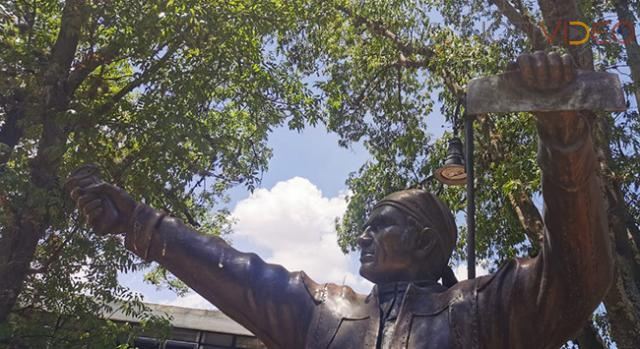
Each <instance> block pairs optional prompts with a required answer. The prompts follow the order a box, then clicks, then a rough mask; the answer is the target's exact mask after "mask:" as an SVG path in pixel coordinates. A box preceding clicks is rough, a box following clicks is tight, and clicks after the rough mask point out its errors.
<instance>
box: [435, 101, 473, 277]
mask: <svg viewBox="0 0 640 349" xmlns="http://www.w3.org/2000/svg"><path fill="white" fill-rule="evenodd" d="M462 103H463V99H460V101H459V102H458V105H457V106H456V111H455V114H454V115H453V138H452V139H451V140H449V148H448V149H447V158H446V159H445V162H444V165H443V166H442V167H440V168H438V169H437V170H435V173H434V176H435V178H436V179H437V180H438V181H439V182H440V183H442V184H446V185H465V184H466V185H467V193H466V194H467V195H466V198H467V200H466V201H467V275H468V278H469V279H473V278H475V277H476V205H475V187H474V183H473V180H474V168H473V117H471V116H466V117H465V120H464V131H465V143H466V144H465V145H466V161H465V158H464V155H465V153H463V151H462V141H461V140H460V138H458V113H459V111H460V105H461V104H462Z"/></svg>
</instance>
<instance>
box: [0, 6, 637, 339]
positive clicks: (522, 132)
mask: <svg viewBox="0 0 640 349" xmlns="http://www.w3.org/2000/svg"><path fill="white" fill-rule="evenodd" d="M1 6H2V7H0V32H1V33H2V36H0V45H2V50H0V69H2V70H0V74H2V75H1V76H0V117H1V119H0V120H1V124H0V142H1V143H2V144H0V172H1V178H0V181H2V182H1V183H0V188H2V189H0V222H2V224H0V234H1V235H0V258H1V259H0V322H1V323H3V325H2V326H3V327H4V328H5V329H8V330H11V329H16V328H24V329H25V330H21V332H20V333H23V334H28V333H35V332H34V331H33V330H29V328H31V329H33V326H32V327H29V326H27V325H28V324H29V323H28V321H26V320H24V318H25V316H26V315H25V314H26V313H25V312H21V310H22V308H25V307H39V308H44V309H46V310H49V311H53V312H54V313H57V314H62V315H63V316H68V315H69V314H71V313H74V312H76V311H84V312H85V313H86V312H91V311H92V310H95V309H99V308H101V307H103V306H104V304H105V303H106V302H107V301H110V300H112V299H115V298H125V299H126V298H127V295H128V293H127V292H128V291H127V290H123V289H121V288H119V286H117V283H115V274H116V271H117V270H127V269H133V268H139V267H140V265H139V263H138V262H136V261H134V260H132V259H130V256H129V255H128V254H126V253H125V252H124V251H123V250H122V248H121V247H119V246H120V245H119V243H117V241H114V240H113V239H111V238H106V237H97V236H94V235H93V234H90V233H89V232H87V231H85V230H84V229H83V228H82V227H80V226H79V222H78V221H77V217H73V216H70V212H71V210H70V206H71V205H70V203H68V202H66V201H65V198H66V195H65V194H64V193H63V190H62V188H61V183H60V181H61V179H63V178H65V177H66V175H67V174H68V173H69V171H70V170H71V169H72V168H74V167H75V166H77V165H79V164H81V163H84V162H86V161H93V162H95V161H99V162H100V165H101V167H102V168H103V171H104V175H105V177H106V178H107V179H109V180H111V181H113V182H115V183H116V184H118V185H120V186H122V187H124V188H125V189H127V190H128V191H130V192H131V193H133V194H134V196H136V198H137V199H140V198H142V197H145V198H146V199H147V202H148V203H150V204H151V205H153V206H155V207H160V208H164V209H165V210H167V211H169V212H170V213H171V214H174V215H176V216H179V217H180V218H182V219H183V220H185V221H187V222H189V223H190V224H192V225H194V226H199V227H198V228H199V230H201V231H203V232H206V233H222V232H225V231H227V230H228V224H227V223H228V221H227V216H226V215H225V212H224V211H217V214H216V215H215V216H214V217H210V218H208V219H207V215H206V213H207V211H208V210H209V209H211V208H215V209H216V210H219V209H220V208H221V206H222V204H223V203H224V191H225V189H227V188H229V187H230V186H232V185H238V184H241V185H245V186H247V187H249V188H252V187H254V186H255V185H256V184H257V183H258V181H259V175H260V172H261V171H262V170H263V169H264V168H266V166H267V160H268V157H269V150H268V149H267V148H266V145H265V140H266V138H267V136H268V132H269V130H270V128H272V127H274V126H277V125H281V124H283V123H285V122H288V124H289V127H291V128H292V129H300V128H302V127H303V126H304V125H305V123H314V122H320V121H321V122H323V123H324V124H325V125H326V127H327V128H328V129H329V130H331V131H333V132H336V133H337V134H339V135H340V137H341V144H342V145H344V146H346V145H348V144H349V143H351V142H355V141H363V142H364V144H365V145H366V147H367V149H368V150H369V151H370V152H371V155H372V161H370V162H369V163H367V164H365V165H364V166H363V167H362V168H361V169H360V170H359V171H358V172H357V173H354V174H352V176H350V178H349V179H348V181H347V184H348V185H349V187H350V189H351V190H352V192H353V195H351V197H350V200H349V208H348V212H347V213H346V215H345V216H344V218H343V220H342V221H340V222H339V223H338V228H339V233H340V243H341V244H342V246H343V248H344V249H345V250H348V249H350V248H352V247H353V241H354V237H355V236H356V234H357V233H358V232H359V230H360V227H361V226H362V223H363V219H364V217H365V216H366V213H367V212H368V210H369V209H370V208H371V205H372V203H373V202H374V201H375V200H376V199H379V198H380V196H381V195H382V194H383V193H386V192H390V191H393V190H397V189H404V188H406V187H410V186H420V185H422V186H426V187H427V188H430V189H432V190H435V191H439V192H441V194H442V196H443V197H444V198H445V200H447V201H448V202H449V204H450V206H451V207H452V208H453V209H454V210H455V211H456V212H462V211H463V207H464V202H463V199H464V197H463V193H462V192H461V191H460V190H459V189H452V188H441V187H439V186H438V185H437V184H436V183H435V182H433V181H432V180H430V174H431V173H432V172H433V169H434V168H435V167H437V166H438V165H439V164H440V163H441V160H442V158H443V156H444V153H445V145H446V141H447V138H448V137H449V136H450V135H449V134H446V135H445V137H444V138H442V139H435V140H434V139H432V137H430V136H429V135H428V134H427V133H426V125H427V123H429V122H431V120H430V118H428V117H425V116H427V115H428V114H429V113H431V112H434V110H433V109H434V108H437V107H440V112H442V113H444V114H445V115H446V116H447V117H448V118H449V121H452V115H453V114H454V111H455V110H456V107H457V106H458V104H459V101H460V99H461V97H462V93H463V91H464V86H465V84H466V83H467V81H468V80H469V79H470V78H472V77H475V76H479V75H488V74H495V73H499V72H501V71H503V70H504V68H505V67H506V65H507V63H508V62H509V61H510V60H512V59H514V58H515V57H516V56H517V55H518V54H519V53H520V52H522V51H525V50H534V49H552V48H553V49H558V50H565V51H567V52H570V53H571V54H572V55H573V57H574V59H575V61H576V62H577V63H578V64H579V66H580V67H581V68H583V69H598V70H613V69H619V68H622V69H623V70H624V69H626V66H628V67H629V71H630V73H631V74H630V77H629V78H626V79H625V82H626V83H627V86H626V87H627V90H628V92H629V94H630V96H631V95H633V94H636V92H637V91H638V89H637V86H638V79H640V68H639V67H640V54H639V53H638V52H639V51H638V44H637V40H636V39H635V35H631V34H632V33H630V29H629V26H625V27H622V26H618V27H615V21H614V23H611V24H609V25H607V24H605V25H603V26H602V27H601V28H600V29H603V31H605V32H607V33H609V32H610V30H611V29H614V33H616V30H617V31H618V32H617V33H618V37H621V36H623V37H625V38H627V40H625V41H624V42H621V43H619V42H613V41H612V40H609V42H608V43H607V44H601V45H582V46H572V45H569V44H568V40H562V39H564V38H563V37H562V35H560V36H554V35H553V33H554V29H555V28H558V25H563V23H564V22H565V21H566V20H574V19H581V20H583V21H585V22H587V23H596V22H598V21H599V20H601V19H606V18H612V17H613V18H614V19H617V18H620V19H624V20H625V21H627V23H634V25H632V26H631V27H633V26H635V16H637V15H638V6H637V4H636V3H635V2H629V1H617V0H612V1H611V2H594V1H577V0H569V1H563V2H559V1H549V0H539V1H537V2H535V1H522V0H492V1H480V0H468V1H460V0H446V1H431V0H420V1H406V0H371V1H359V2H356V1H348V0H329V1H287V2H284V1H277V0H273V1H267V0H260V1H243V0H239V1H229V2H222V3H219V2H214V1H204V2H203V1H188V0H182V1H168V2H161V1H151V2H148V1H109V2H106V1H98V0H94V1H88V0H87V1H81V0H67V1H64V2H61V1H36V2H27V1H18V0H14V1H12V2H10V3H9V4H8V5H1ZM542 20H544V23H545V26H542V27H541V26H540V25H539V22H540V21H542ZM560 32H562V31H560ZM570 34H571V35H572V38H574V37H573V36H579V35H580V32H577V31H571V32H570ZM601 35H602V36H604V35H605V34H601ZM547 37H550V38H553V39H554V40H555V41H554V40H551V42H549V40H548V39H547ZM592 42H593V41H592ZM636 95H637V94H636ZM432 96H437V97H436V100H434V99H432ZM631 100H632V99H631ZM632 106H633V108H632V109H630V111H629V112H627V113H622V114H617V115H601V116H599V117H598V119H597V123H596V125H597V127H596V129H595V130H594V135H595V139H597V142H598V150H599V153H600V155H601V168H602V173H603V178H604V186H603V193H606V199H607V202H608V204H609V208H610V209H609V221H610V228H611V235H612V238H614V239H615V245H616V251H615V256H616V264H617V271H618V274H617V275H618V277H617V281H616V283H615V284H614V286H613V287H612V289H611V291H610V293H609V295H608V296H607V298H606V299H605V301H604V308H605V310H604V311H602V312H599V313H597V314H596V315H595V316H594V322H593V323H592V324H590V326H586V327H585V330H584V331H583V333H582V334H580V336H579V337H578V338H577V342H578V344H579V345H580V347H581V348H597V347H598V345H599V346H600V347H603V344H602V341H603V340H604V341H605V342H606V343H608V342H610V341H611V340H613V341H615V342H616V343H617V346H618V348H637V347H640V343H638V341H640V339H639V338H640V321H638V318H639V317H640V308H638V304H640V292H639V291H638V287H640V276H639V275H640V273H639V272H638V270H639V268H640V266H639V265H638V260H640V258H638V257H639V253H638V248H637V246H638V243H640V232H639V229H638V226H639V222H640V209H639V207H640V205H638V195H637V194H638V187H639V185H640V183H639V182H638V181H639V180H638V179H637V176H634V174H635V173H637V172H638V169H639V168H640V165H639V164H640V162H639V161H638V153H639V152H638V151H639V147H640V144H639V143H638V142H639V141H638V139H640V137H638V132H639V131H640V126H639V124H638V118H637V109H636V106H637V100H636V103H633V104H632ZM476 127H477V134H478V137H477V139H476V149H477V154H478V157H479V159H478V161H477V164H476V166H477V169H476V171H477V174H478V176H477V181H478V182H477V185H478V188H480V191H479V193H478V198H477V199H478V206H479V207H478V209H479V212H478V226H479V230H480V231H479V232H478V233H479V236H478V252H479V255H480V257H482V258H483V259H485V260H487V261H490V263H491V267H492V268H494V269H495V268H496V267H497V265H499V263H500V262H501V261H503V260H505V259H507V258H511V257H513V256H515V255H517V254H525V253H529V254H535V253H536V249H537V245H538V243H539V240H540V236H541V234H540V229H541V227H542V220H541V215H540V213H539V209H538V207H537V205H536V199H535V198H536V197H537V195H538V192H539V173H538V170H537V166H536V163H535V150H536V144H535V143H536V137H535V131H534V129H533V123H532V118H531V116H529V115H527V114H518V115H510V116H508V117H497V116H488V117H486V118H482V119H479V120H477V121H476ZM197 186H202V187H206V190H204V191H200V190H196V189H195V188H196V187H197ZM69 217H71V219H70V218H69ZM462 228H464V227H462ZM461 230H462V231H461V239H460V242H459V247H463V246H464V245H465V232H464V229H461ZM462 251H463V249H460V250H459V253H458V254H457V256H458V257H459V258H464V253H463V252H462ZM87 256H88V257H87ZM107 261H117V262H116V263H107ZM80 272H82V273H80ZM159 275H163V273H159ZM78 276H83V277H80V278H79V280H74V277H75V278H78ZM72 291H73V292H72ZM78 294H79V295H80V296H77V295H78ZM70 295H74V296H70ZM82 295H85V296H84V297H83V296H82ZM86 295H92V296H93V297H92V298H88V297H86ZM77 299H83V300H84V303H86V305H82V304H83V303H82V302H81V303H80V306H79V307H78V308H71V307H70V306H69V305H70V304H73V303H72V301H75V300H77ZM92 307H93V308H92ZM30 331H31V332H30ZM16 332H17V331H14V333H16ZM49 335H51V334H50V333H49ZM600 337H603V338H604V339H603V338H600ZM25 338H26V335H25V336H22V339H21V340H23V341H24V340H27V339H28V338H27V339H25ZM12 340H17V339H16V338H12ZM15 342H16V341H14V343H15ZM599 342H600V343H599Z"/></svg>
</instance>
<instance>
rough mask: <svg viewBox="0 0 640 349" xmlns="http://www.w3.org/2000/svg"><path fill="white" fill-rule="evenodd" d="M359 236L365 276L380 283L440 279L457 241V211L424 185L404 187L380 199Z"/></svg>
mask: <svg viewBox="0 0 640 349" xmlns="http://www.w3.org/2000/svg"><path fill="white" fill-rule="evenodd" d="M363 228H364V231H363V233H362V234H361V235H360V237H358V245H359V247H360V249H361V253H360V263H361V266H360V275H362V276H363V277H365V278H366V279H368V280H369V281H371V282H374V283H386V282H396V281H416V280H433V281H437V280H438V279H439V278H440V277H441V276H442V273H443V271H444V270H445V268H446V267H447V264H448V262H449V258H451V253H452V252H453V249H454V248H455V245H456V239H457V228H456V224H455V219H454V217H453V214H452V213H451V210H450V209H449V208H448V207H447V206H446V205H445V204H444V203H443V202H442V201H441V200H440V199H438V198H437V197H436V196H435V195H433V194H431V193H429V192H426V191H424V190H418V189H410V190H403V191H399V192H396V193H393V194H390V195H388V196H386V197H385V198H384V199H382V200H381V201H380V202H378V203H377V204H376V206H375V207H374V209H373V211H371V215H370V216H369V219H368V220H367V222H366V224H365V226H364V227H363Z"/></svg>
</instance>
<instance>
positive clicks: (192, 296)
mask: <svg viewBox="0 0 640 349" xmlns="http://www.w3.org/2000/svg"><path fill="white" fill-rule="evenodd" d="M158 303H159V304H164V305H172V306H176V307H183V308H195V309H216V308H215V307H214V306H213V305H212V304H211V303H209V301H207V300H206V299H204V298H202V296H200V295H199V294H197V293H195V292H193V291H192V292H189V293H188V294H187V295H185V296H184V297H176V298H174V299H172V300H161V301H158Z"/></svg>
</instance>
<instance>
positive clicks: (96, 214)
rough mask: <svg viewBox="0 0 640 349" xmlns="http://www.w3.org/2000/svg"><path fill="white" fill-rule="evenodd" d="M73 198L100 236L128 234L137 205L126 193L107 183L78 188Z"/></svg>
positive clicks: (74, 190)
mask: <svg viewBox="0 0 640 349" xmlns="http://www.w3.org/2000/svg"><path fill="white" fill-rule="evenodd" d="M71 198H72V199H73V200H74V201H75V202H76V205H77V207H78V210H79V211H80V213H81V214H82V215H83V216H84V217H85V219H86V222H88V223H89V225H90V226H91V227H93V228H94V229H95V231H96V232H98V233H100V234H108V233H124V232H126V230H127V227H128V225H129V222H130V221H131V217H132V215H133V211H134V210H135V208H136V205H137V203H136V201H135V200H133V198H132V197H131V196H130V195H129V194H128V193H127V192H126V191H124V190H123V189H121V188H119V187H116V186H115V185H112V184H109V183H105V182H100V183H97V184H92V185H89V186H76V187H75V188H74V189H73V190H71Z"/></svg>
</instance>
